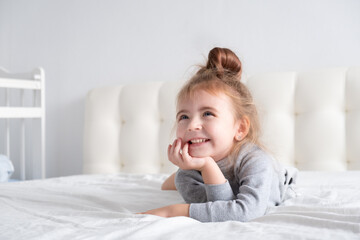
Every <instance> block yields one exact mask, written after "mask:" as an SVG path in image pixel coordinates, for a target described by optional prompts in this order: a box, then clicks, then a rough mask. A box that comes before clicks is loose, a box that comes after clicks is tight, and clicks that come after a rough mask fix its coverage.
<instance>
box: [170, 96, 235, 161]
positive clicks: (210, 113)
mask: <svg viewBox="0 0 360 240" xmlns="http://www.w3.org/2000/svg"><path fill="white" fill-rule="evenodd" d="M176 120H177V131H176V135H177V137H178V138H181V139H182V146H183V145H184V144H185V143H189V154H190V156H192V157H212V158H213V159H214V160H215V161H219V160H221V159H223V158H225V157H226V156H227V155H228V154H229V152H230V150H231V148H232V146H233V144H234V143H235V141H236V140H235V136H236V135H237V133H238V130H239V125H240V124H239V123H238V122H236V121H235V118H234V115H233V107H232V104H231V102H230V99H229V98H228V97H227V96H226V95H225V94H223V93H220V94H218V95H212V94H210V93H208V92H206V91H204V90H198V91H196V92H195V94H194V97H193V98H192V99H184V100H182V101H180V102H179V103H178V113H177V115H176Z"/></svg>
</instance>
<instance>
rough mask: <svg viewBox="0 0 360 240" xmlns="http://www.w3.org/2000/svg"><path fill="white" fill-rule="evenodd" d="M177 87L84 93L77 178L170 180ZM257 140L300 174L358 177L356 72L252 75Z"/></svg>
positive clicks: (359, 88) (359, 83) (359, 73)
mask: <svg viewBox="0 0 360 240" xmlns="http://www.w3.org/2000/svg"><path fill="white" fill-rule="evenodd" d="M182 84H183V83H181V82H171V81H169V82H148V83H143V84H131V85H124V86H111V87H102V88H96V89H93V90H91V91H90V92H89V93H88V95H87V98H86V109H85V123H84V155H83V156H84V159H83V160H84V161H83V170H84V173H86V174H89V173H115V172H131V173H160V172H161V173H171V172H173V171H175V170H176V168H175V167H174V166H173V165H172V164H171V163H170V162H169V161H168V160H167V155H166V150H167V146H168V144H169V143H170V142H172V141H173V140H174V132H175V131H174V121H175V114H176V109H175V97H176V94H177V91H178V90H179V88H180V87H181V85H182ZM246 84H247V86H248V87H249V89H250V91H251V92H252V94H253V97H254V100H255V103H256V104H257V107H258V111H259V115H260V120H261V124H262V140H263V142H264V143H265V145H266V146H267V148H268V149H269V151H270V152H271V153H272V154H273V155H274V156H275V157H276V158H277V159H278V160H279V161H280V162H282V163H284V164H286V165H292V166H295V167H297V168H298V169H300V170H323V171H343V170H360V67H351V68H335V69H323V70H317V71H311V72H278V73H268V74H259V75H253V76H250V77H249V78H247V80H246Z"/></svg>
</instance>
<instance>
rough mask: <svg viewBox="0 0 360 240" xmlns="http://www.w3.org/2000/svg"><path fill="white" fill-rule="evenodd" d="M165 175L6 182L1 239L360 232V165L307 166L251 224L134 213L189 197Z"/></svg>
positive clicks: (0, 197)
mask: <svg viewBox="0 0 360 240" xmlns="http://www.w3.org/2000/svg"><path fill="white" fill-rule="evenodd" d="M166 176H167V175H164V174H157V175H154V174H152V175H150V174H148V175H133V174H117V175H79V176H71V177H63V178H54V179H46V180H35V181H25V182H15V183H3V184H0V239H1V240H2V239H360V185H359V183H360V171H348V172H336V173H335V172H334V173H329V172H300V173H299V178H298V184H297V197H296V198H294V199H291V200H288V201H286V202H285V203H284V204H283V205H282V206H279V207H274V208H271V209H269V210H268V213H267V214H266V215H265V216H263V217H261V218H257V219H255V220H253V221H251V222H247V223H241V222H232V221H229V222H223V223H200V222H198V221H196V220H193V219H191V218H187V217H176V218H161V217H157V216H151V215H137V214H134V213H136V212H142V211H145V210H148V209H152V208H157V207H161V206H164V205H169V204H174V203H181V202H183V200H182V199H181V197H180V195H179V194H178V193H177V192H176V191H161V190H160V185H161V183H162V181H163V180H164V179H165V178H166Z"/></svg>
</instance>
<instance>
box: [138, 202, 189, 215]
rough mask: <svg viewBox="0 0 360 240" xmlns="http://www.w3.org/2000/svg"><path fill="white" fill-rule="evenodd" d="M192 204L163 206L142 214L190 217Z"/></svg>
mask: <svg viewBox="0 0 360 240" xmlns="http://www.w3.org/2000/svg"><path fill="white" fill-rule="evenodd" d="M189 208H190V204H174V205H170V206H166V207H162V208H157V209H152V210H149V211H146V212H143V213H140V214H151V215H157V216H160V217H177V216H185V217H189Z"/></svg>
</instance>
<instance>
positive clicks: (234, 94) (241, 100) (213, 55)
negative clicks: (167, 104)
mask: <svg viewBox="0 0 360 240" xmlns="http://www.w3.org/2000/svg"><path fill="white" fill-rule="evenodd" d="M241 73H242V65H241V61H240V60H239V58H238V57H237V56H236V54H235V53H234V52H232V51H231V50H230V49H227V48H218V47H216V48H213V49H212V50H211V51H210V52H209V55H208V60H207V63H206V65H205V66H201V67H200V69H199V70H198V72H197V73H196V74H195V75H194V76H193V77H192V78H191V79H190V80H189V81H188V82H187V83H186V84H185V85H184V86H183V87H182V88H181V90H180V91H179V93H178V95H177V103H179V102H180V101H182V100H184V99H187V98H192V97H193V96H194V95H195V94H196V91H198V90H204V91H206V92H208V93H210V94H213V95H218V94H219V93H223V94H225V95H226V96H228V97H229V99H230V101H231V103H232V105H233V109H234V118H235V120H240V119H242V118H244V117H247V118H248V119H249V122H250V126H249V130H248V133H247V134H246V136H245V137H244V138H243V139H242V140H241V141H238V142H236V143H234V145H233V147H232V149H231V152H230V154H229V160H230V162H232V163H233V162H234V160H235V159H236V157H237V155H238V153H239V151H240V148H241V146H242V145H243V144H244V143H246V142H251V143H254V144H257V145H258V146H260V147H261V143H260V141H259V135H260V124H259V119H258V113H257V110H256V106H255V104H254V101H253V98H252V96H251V94H250V91H249V90H248V88H247V87H246V86H245V85H244V84H243V83H242V82H241Z"/></svg>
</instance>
